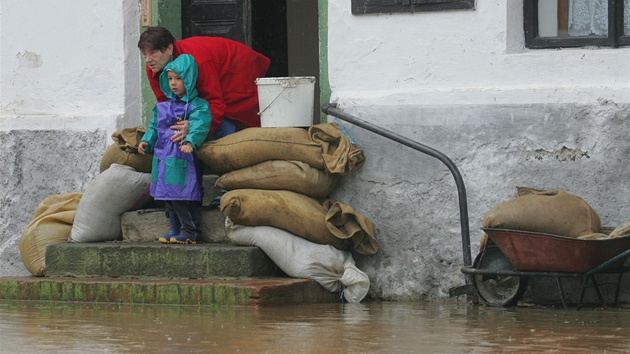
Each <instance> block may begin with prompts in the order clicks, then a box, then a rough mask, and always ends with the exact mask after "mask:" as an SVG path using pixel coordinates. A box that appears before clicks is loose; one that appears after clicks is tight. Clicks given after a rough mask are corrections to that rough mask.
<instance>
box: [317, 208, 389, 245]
mask: <svg viewBox="0 0 630 354" xmlns="http://www.w3.org/2000/svg"><path fill="white" fill-rule="evenodd" d="M324 207H327V208H328V211H327V212H326V227H328V231H330V232H332V234H333V235H335V236H337V237H338V238H340V239H350V240H351V241H352V247H354V250H355V251H356V252H357V253H360V254H365V255H370V254H374V253H376V252H377V251H378V241H377V240H376V237H375V233H374V224H373V223H372V221H371V220H370V219H368V218H367V217H366V216H365V215H363V214H361V213H358V212H357V211H355V210H354V209H353V208H352V207H351V206H349V205H347V204H343V203H339V202H336V201H333V200H327V201H325V202H324Z"/></svg>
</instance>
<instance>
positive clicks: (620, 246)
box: [483, 228, 630, 273]
mask: <svg viewBox="0 0 630 354" xmlns="http://www.w3.org/2000/svg"><path fill="white" fill-rule="evenodd" d="M483 231H484V232H485V233H486V234H488V237H490V239H491V240H492V242H494V243H495V244H496V245H497V246H498V247H499V249H500V250H501V252H503V254H504V255H505V256H506V257H507V258H508V259H509V260H510V262H512V265H514V268H516V269H517V270H519V271H540V272H568V273H586V272H588V271H589V270H591V269H593V268H595V267H597V266H598V265H600V264H602V263H604V262H606V261H607V260H609V259H611V258H613V257H615V256H616V255H618V254H620V253H622V252H624V251H626V250H627V249H628V248H630V237H620V238H612V239H601V240H583V239H577V238H571V237H566V236H558V235H550V234H544V233H536V232H529V231H519V230H508V229H492V228H484V229H483ZM622 265H623V261H620V262H618V263H616V264H614V265H611V266H610V267H609V269H611V270H612V269H614V268H619V267H621V266H622Z"/></svg>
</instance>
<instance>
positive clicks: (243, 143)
mask: <svg viewBox="0 0 630 354" xmlns="http://www.w3.org/2000/svg"><path fill="white" fill-rule="evenodd" d="M195 154H197V157H199V159H200V160H201V161H202V162H203V163H204V164H206V165H208V166H210V167H211V168H212V170H213V171H216V172H217V173H218V174H224V173H226V172H230V171H234V170H238V169H241V168H245V167H249V166H253V165H255V164H258V163H261V162H264V161H269V160H296V161H302V162H304V163H307V164H308V165H310V166H311V167H314V168H317V169H320V170H323V169H324V160H323V158H322V147H321V146H320V145H319V144H317V143H314V142H312V141H311V140H310V139H309V136H308V132H307V130H305V129H302V128H292V127H288V128H281V127H274V128H247V129H243V130H241V131H238V132H236V133H234V134H230V135H227V136H225V137H223V138H221V139H217V140H213V141H207V142H205V143H203V145H201V146H200V147H199V149H197V151H196V152H195Z"/></svg>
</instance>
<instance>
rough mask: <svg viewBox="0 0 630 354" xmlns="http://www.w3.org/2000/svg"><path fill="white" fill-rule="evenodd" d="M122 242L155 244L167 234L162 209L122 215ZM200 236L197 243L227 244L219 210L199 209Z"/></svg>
mask: <svg viewBox="0 0 630 354" xmlns="http://www.w3.org/2000/svg"><path fill="white" fill-rule="evenodd" d="M120 224H121V228H122V234H123V241H125V242H136V243H143V242H145V243H146V242H156V241H157V239H158V238H159V237H160V236H162V235H165V234H166V233H167V232H168V228H169V220H168V218H167V217H166V215H165V214H164V209H163V208H162V209H140V210H136V211H129V212H126V213H123V214H122V217H121V219H120ZM200 229H201V235H200V239H198V240H197V242H198V243H229V242H230V240H229V239H228V238H227V236H226V234H225V216H224V215H223V213H221V211H220V210H219V209H214V208H210V207H202V208H201V225H200Z"/></svg>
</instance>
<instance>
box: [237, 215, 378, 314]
mask: <svg viewBox="0 0 630 354" xmlns="http://www.w3.org/2000/svg"><path fill="white" fill-rule="evenodd" d="M225 228H226V233H227V236H228V238H229V239H230V240H232V242H233V243H234V244H237V245H242V246H257V247H260V249H262V250H263V252H265V253H266V254H267V256H269V258H270V259H271V260H272V261H273V262H274V263H275V264H276V265H277V266H278V267H279V268H280V269H282V271H284V272H285V273H286V274H287V275H288V276H291V277H294V278H306V279H313V280H315V281H316V282H318V283H319V284H320V285H321V286H322V287H323V288H324V289H326V290H328V291H330V292H343V297H344V298H345V299H346V301H348V302H360V301H361V300H362V299H363V298H364V297H365V296H366V295H367V293H368V290H369V289H370V279H369V278H368V276H367V274H365V273H364V272H363V271H361V270H360V269H359V268H357V267H356V265H355V263H354V259H353V258H352V255H351V254H350V252H347V251H341V250H338V249H336V248H334V247H332V246H330V245H319V244H316V243H312V242H309V241H307V240H305V239H302V238H300V237H296V236H295V235H293V234H292V233H290V232H288V231H285V230H282V229H278V228H275V227H270V226H241V225H235V224H234V223H233V222H232V221H231V220H230V219H229V218H226V220H225Z"/></svg>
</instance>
